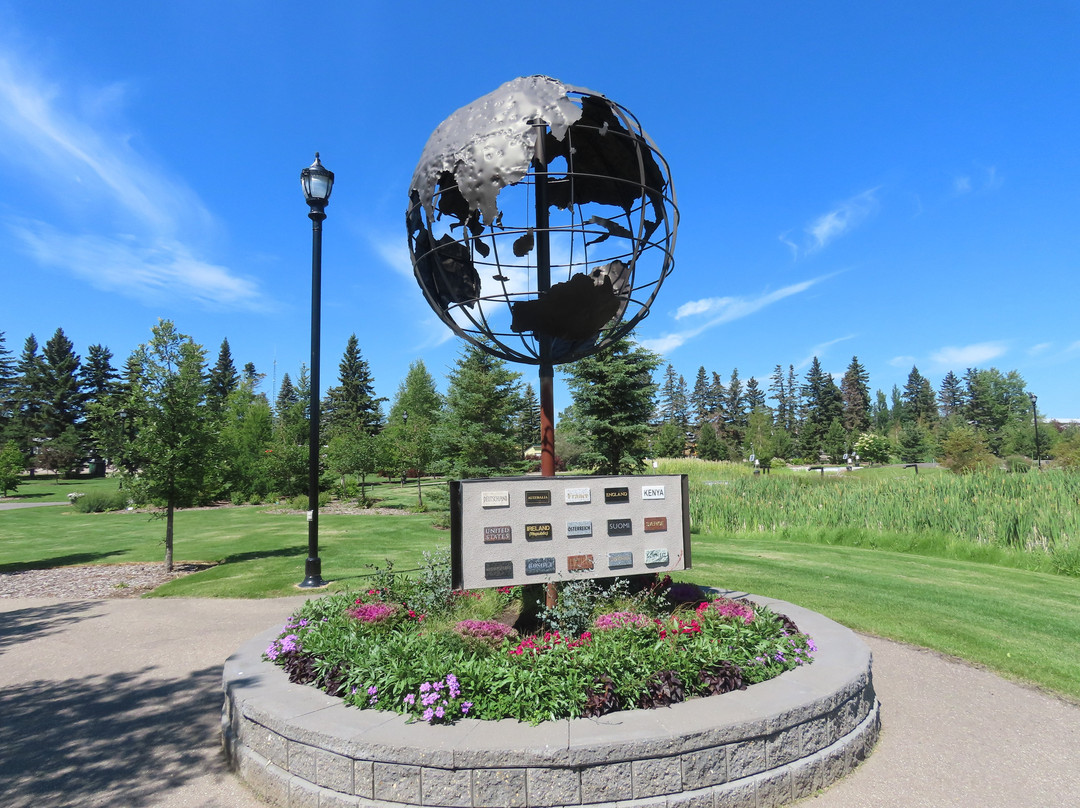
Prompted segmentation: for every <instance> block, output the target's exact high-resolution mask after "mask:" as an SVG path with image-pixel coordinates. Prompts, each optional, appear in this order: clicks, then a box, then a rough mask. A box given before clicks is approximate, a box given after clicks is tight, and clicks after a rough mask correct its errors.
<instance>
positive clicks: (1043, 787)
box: [0, 597, 1080, 808]
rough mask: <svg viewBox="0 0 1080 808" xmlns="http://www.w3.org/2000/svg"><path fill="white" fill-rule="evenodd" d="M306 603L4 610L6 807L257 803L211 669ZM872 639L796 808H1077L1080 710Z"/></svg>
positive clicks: (0, 764)
mask: <svg viewBox="0 0 1080 808" xmlns="http://www.w3.org/2000/svg"><path fill="white" fill-rule="evenodd" d="M303 600H304V598H303V597H298V598H284V599H279V600H263V601H248V600H245V601H240V600H176V599H152V600H95V601H58V600H44V599H3V600H0V716H2V719H0V804H3V805H4V806H6V807H8V808H30V806H35V807H36V808H43V807H46V806H49V807H51V806H76V805H78V806H105V805H108V806H116V807H117V808H141V806H169V807H170V808H180V807H181V806H192V808H194V807H195V806H199V807H200V808H263V803H261V802H260V801H259V800H258V799H256V798H255V797H254V796H253V795H252V794H251V792H249V791H248V790H247V788H246V786H244V785H243V784H242V783H241V782H240V781H239V780H237V779H236V778H235V777H233V775H232V774H231V773H230V772H229V771H228V769H227V768H226V766H225V761H224V758H223V756H222V754H221V752H220V742H219V736H218V727H219V718H220V709H221V701H222V696H221V690H220V686H221V667H222V664H223V663H224V661H225V659H226V657H228V656H229V654H231V653H232V652H233V651H234V650H235V649H236V648H237V646H239V645H240V644H241V643H242V642H244V641H245V640H247V639H250V638H251V637H252V636H253V635H255V634H257V633H259V632H260V631H263V630H265V629H266V628H268V627H272V626H275V625H278V624H281V623H283V622H284V620H285V618H286V617H287V616H288V614H289V613H290V612H291V611H293V610H294V609H295V608H296V607H297V606H298V605H299V604H300V603H302V602H303ZM867 642H868V643H869V644H870V647H871V648H872V649H873V652H874V681H875V684H876V687H877V692H878V696H879V698H880V700H881V702H882V727H883V731H882V736H881V741H880V742H879V744H878V746H877V748H876V750H875V751H874V753H873V755H871V757H870V759H869V760H867V761H866V762H865V763H864V764H863V765H862V766H861V767H860V768H859V769H858V770H856V771H855V773H854V774H852V775H851V776H849V777H848V778H846V779H845V780H843V781H842V782H840V783H838V784H837V785H834V786H832V787H831V788H829V789H828V790H826V791H825V792H823V793H822V794H820V795H819V796H817V797H813V798H811V799H809V800H806V801H804V803H803V805H806V806H813V807H814V808H870V807H871V806H872V807H873V808H892V807H893V806H896V808H900V806H903V808H919V807H921V806H926V807H928V808H929V807H933V808H949V807H951V806H957V808H959V806H964V808H972V806H976V807H978V808H981V807H982V806H991V805H1009V806H1012V808H1023V807H1024V806H1030V808H1059V807H1060V808H1064V807H1065V806H1080V707H1077V706H1075V705H1071V704H1067V703H1065V702H1063V701H1061V700H1059V699H1056V698H1053V697H1051V696H1046V695H1043V694H1040V693H1038V692H1036V691H1033V690H1030V689H1027V688H1023V687H1019V686H1017V685H1014V684H1011V683H1009V682H1006V681H1004V680H1002V679H1000V678H998V677H996V676H994V675H993V674H989V673H986V672H985V671H980V670H977V669H975V668H971V667H969V666H966V665H963V664H959V663H956V662H952V661H949V660H946V659H943V658H941V657H939V656H937V655H935V654H933V653H930V652H926V651H921V650H919V649H914V648H910V647H907V646H903V645H898V644H896V643H891V642H887V641H885V640H878V639H874V638H867Z"/></svg>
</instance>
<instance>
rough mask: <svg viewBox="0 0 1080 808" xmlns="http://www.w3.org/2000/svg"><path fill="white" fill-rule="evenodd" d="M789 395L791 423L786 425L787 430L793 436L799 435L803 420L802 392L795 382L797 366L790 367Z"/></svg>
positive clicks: (788, 377) (788, 378) (788, 379)
mask: <svg viewBox="0 0 1080 808" xmlns="http://www.w3.org/2000/svg"><path fill="white" fill-rule="evenodd" d="M787 394H788V418H789V419H790V421H789V422H788V423H786V424H784V429H786V430H787V431H788V432H789V433H790V434H792V435H798V432H799V426H800V421H801V420H802V409H803V403H802V390H801V388H800V387H799V385H798V384H797V383H796V382H795V366H794V365H788V376H787Z"/></svg>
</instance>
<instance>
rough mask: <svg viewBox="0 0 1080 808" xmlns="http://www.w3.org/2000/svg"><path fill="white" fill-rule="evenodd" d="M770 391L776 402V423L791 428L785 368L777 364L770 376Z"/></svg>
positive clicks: (781, 426) (784, 427)
mask: <svg viewBox="0 0 1080 808" xmlns="http://www.w3.org/2000/svg"><path fill="white" fill-rule="evenodd" d="M769 393H770V394H771V395H772V398H773V401H775V402H776V408H775V410H774V411H775V413H776V424H777V426H779V427H780V428H781V429H788V428H789V420H790V419H789V415H788V406H789V403H788V393H787V385H786V384H785V382H784V368H783V367H781V366H780V365H777V366H776V367H775V368H773V372H772V376H770V377H769Z"/></svg>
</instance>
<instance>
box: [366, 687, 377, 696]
mask: <svg viewBox="0 0 1080 808" xmlns="http://www.w3.org/2000/svg"><path fill="white" fill-rule="evenodd" d="M378 692H379V688H377V687H375V685H372V686H371V687H369V688H368V689H367V694H368V695H369V696H374V695H375V694H376V693H378Z"/></svg>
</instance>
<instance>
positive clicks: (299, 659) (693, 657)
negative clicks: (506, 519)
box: [265, 559, 816, 724]
mask: <svg viewBox="0 0 1080 808" xmlns="http://www.w3.org/2000/svg"><path fill="white" fill-rule="evenodd" d="M431 561H432V559H429V566H430V567H431V568H432V573H430V574H434V573H435V572H437V571H438V566H439V565H438V564H437V563H431ZM374 583H375V585H373V586H372V588H370V589H369V590H367V591H366V592H365V593H362V594H359V595H358V594H356V593H337V594H334V595H329V596H327V597H324V598H321V599H319V600H316V601H309V602H308V603H307V604H305V606H304V607H302V608H301V610H300V611H299V612H298V613H296V614H295V615H294V616H293V618H291V619H290V620H289V622H288V623H287V624H286V625H285V627H284V628H283V630H282V632H281V634H280V635H279V636H278V638H277V639H275V640H274V642H272V643H271V644H270V646H269V647H268V648H267V649H266V654H265V658H266V659H267V660H269V661H271V662H273V663H274V664H277V665H280V666H281V667H282V668H283V669H284V670H285V672H286V673H287V674H288V676H289V678H290V680H292V681H294V682H299V683H305V684H313V685H315V686H317V687H320V688H322V689H323V690H325V691H326V692H328V693H331V694H334V695H339V696H341V697H342V698H343V699H344V700H345V701H346V702H347V703H349V704H351V705H354V706H356V707H359V708H362V709H379V710H392V711H395V712H398V713H402V714H405V715H408V716H410V718H412V719H413V720H419V721H423V722H426V723H448V722H451V721H453V720H455V719H457V718H460V717H463V716H469V717H475V718H479V719H485V720H498V719H502V718H515V719H518V720H521V721H528V722H530V723H533V724H535V723H539V722H542V721H546V720H552V719H558V718H570V717H577V716H583V715H603V714H605V713H608V712H612V711H615V710H627V709H642V708H651V707H658V706H663V705H668V704H674V703H677V702H680V701H683V700H685V699H687V698H691V697H694V696H706V695H712V694H720V693H725V692H729V691H730V690H735V689H740V688H743V687H745V686H746V685H748V684H753V683H756V682H761V681H765V680H766V679H770V678H772V677H774V676H777V675H779V674H781V673H783V672H784V671H786V670H790V669H792V668H795V667H797V666H799V665H804V664H807V663H809V662H810V661H811V660H812V654H813V652H814V651H815V650H816V648H815V647H814V644H813V641H812V640H811V639H810V638H809V637H807V636H806V635H804V634H802V633H800V632H799V631H798V628H797V627H796V626H795V625H794V624H793V623H792V622H791V621H790V620H788V619H787V618H785V617H783V616H781V615H776V614H773V613H772V612H770V611H769V610H768V609H767V608H764V607H761V606H758V605H756V604H751V603H748V602H746V601H736V600H730V599H727V598H717V597H713V598H709V599H704V600H702V599H699V601H698V602H696V604H686V603H681V604H678V605H674V606H673V605H672V603H671V600H672V599H671V597H670V596H671V594H672V593H673V592H678V588H679V585H670V582H666V585H664V586H663V587H657V586H653V587H648V586H640V585H639V586H638V587H637V588H636V589H635V585H634V583H633V582H631V581H627V580H621V581H617V582H615V583H614V584H608V585H604V584H600V583H597V582H585V581H579V582H574V585H573V586H569V585H568V586H566V587H563V591H562V593H561V594H562V595H566V594H567V592H569V593H570V595H569V597H568V598H567V600H568V601H569V602H568V603H567V604H565V605H564V606H563V607H561V608H559V609H548V610H546V612H545V620H546V625H545V624H538V625H536V626H534V627H533V628H532V629H531V630H530V629H529V628H528V627H526V626H524V625H520V624H519V625H518V626H516V627H514V626H510V625H509V624H508V623H507V622H504V621H500V620H494V619H475V618H469V619H460V618H461V617H462V615H463V614H468V613H469V611H470V610H475V608H476V604H478V603H481V604H487V606H488V609H489V611H498V610H500V609H501V610H502V611H501V614H503V615H504V616H505V615H506V614H507V613H510V614H518V613H527V611H523V610H521V609H520V608H509V609H507V607H513V606H514V605H515V604H514V601H515V600H517V599H520V597H521V590H520V589H519V588H518V589H505V590H495V591H488V592H484V593H480V592H455V593H453V595H452V596H451V597H449V598H448V599H446V600H443V599H442V598H441V597H439V598H435V599H432V600H431V601H430V604H431V611H430V612H427V613H425V612H421V611H418V609H417V608H416V603H418V602H419V601H418V600H416V598H417V597H418V596H419V593H421V592H422V591H424V589H425V587H427V589H429V590H432V591H435V592H442V591H443V589H442V587H441V586H439V587H432V586H431V585H430V584H425V585H422V586H417V582H416V581H412V580H410V579H405V578H404V577H402V576H398V575H395V574H394V573H393V570H392V568H389V567H388V568H386V569H383V570H381V571H379V572H378V574H377V576H376V580H375V582H374ZM586 584H588V585H586ZM691 589H692V591H694V592H698V593H700V590H698V589H697V588H696V587H690V588H687V591H690V590H691ZM659 592H662V593H663V595H662V596H661V595H660V594H658V593H659ZM402 596H404V599H402ZM410 598H411V599H412V600H411V601H410V600H409V599H410ZM628 604H630V605H634V606H636V607H637V610H634V609H629V608H627V605H628ZM518 606H520V604H518ZM645 609H648V610H649V613H646V611H645ZM585 614H589V617H588V618H585V617H583V615H585ZM556 618H557V619H558V621H559V625H560V626H563V627H564V629H566V630H560V629H555V630H551V629H550V626H551V625H553V622H552V621H554V620H555V619H556ZM571 628H572V629H573V630H569V629H571Z"/></svg>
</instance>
